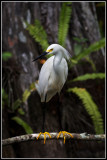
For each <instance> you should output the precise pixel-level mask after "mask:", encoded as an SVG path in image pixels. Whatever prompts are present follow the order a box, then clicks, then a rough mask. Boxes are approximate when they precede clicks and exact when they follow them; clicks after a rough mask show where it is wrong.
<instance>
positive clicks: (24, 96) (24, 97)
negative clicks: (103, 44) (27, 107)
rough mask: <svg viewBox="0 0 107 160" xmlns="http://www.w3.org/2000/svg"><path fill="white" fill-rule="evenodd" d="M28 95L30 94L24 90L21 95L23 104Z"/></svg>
mask: <svg viewBox="0 0 107 160" xmlns="http://www.w3.org/2000/svg"><path fill="white" fill-rule="evenodd" d="M30 94H31V92H30V91H29V90H27V89H26V90H25V91H24V93H23V95H22V102H25V101H26V100H27V99H28V97H29V96H30Z"/></svg>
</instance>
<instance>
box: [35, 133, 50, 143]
mask: <svg viewBox="0 0 107 160" xmlns="http://www.w3.org/2000/svg"><path fill="white" fill-rule="evenodd" d="M41 134H44V144H45V142H46V134H47V135H48V136H49V138H51V135H50V134H49V133H48V132H44V133H43V132H40V133H39V135H38V137H37V140H38V139H39V137H40V135H41Z"/></svg>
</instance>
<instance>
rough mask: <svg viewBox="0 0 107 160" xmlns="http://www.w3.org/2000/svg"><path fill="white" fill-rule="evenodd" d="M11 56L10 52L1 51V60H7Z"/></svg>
mask: <svg viewBox="0 0 107 160" xmlns="http://www.w3.org/2000/svg"><path fill="white" fill-rule="evenodd" d="M11 57H12V53H11V52H3V54H2V60H4V61H7V60H8V59H9V58H11Z"/></svg>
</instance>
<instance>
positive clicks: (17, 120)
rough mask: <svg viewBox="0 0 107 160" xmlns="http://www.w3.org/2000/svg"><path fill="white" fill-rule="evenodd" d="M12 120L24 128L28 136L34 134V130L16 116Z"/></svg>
mask: <svg viewBox="0 0 107 160" xmlns="http://www.w3.org/2000/svg"><path fill="white" fill-rule="evenodd" d="M12 120H14V121H15V122H16V123H17V124H19V125H20V126H22V127H23V128H24V130H25V132H26V133H27V134H31V133H33V130H32V128H31V127H30V126H29V125H28V124H27V123H26V122H24V121H23V120H22V119H21V118H19V117H17V116H15V117H12Z"/></svg>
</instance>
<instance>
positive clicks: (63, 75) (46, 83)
mask: <svg viewBox="0 0 107 160" xmlns="http://www.w3.org/2000/svg"><path fill="white" fill-rule="evenodd" d="M49 54H53V56H52V57H50V58H48V59H47V61H46V62H45V63H44V64H43V66H42V68H41V71H40V74H39V80H38V83H37V84H36V89H37V91H38V93H39V95H40V97H41V102H45V105H44V110H45V106H46V102H49V101H50V99H51V98H52V97H53V96H54V95H55V94H56V93H58V94H60V91H61V89H62V87H63V86H64V84H65V82H66V79H67V76H68V65H67V61H69V60H70V58H71V55H70V54H69V52H68V51H67V50H66V49H65V48H63V47H62V46H60V45H59V44H52V45H50V46H49V47H48V48H47V50H46V51H45V52H44V53H43V54H42V55H40V56H39V57H37V58H36V59H34V60H33V61H36V60H38V59H39V58H42V57H43V56H45V55H49ZM44 123H45V111H44V113H43V132H44ZM40 134H42V132H40ZM45 134H48V133H47V132H45V133H44V137H45V139H46V135H45ZM60 134H61V132H60ZM64 134H65V131H64ZM48 135H49V134H48ZM39 136H40V135H39ZM58 137H59V135H58ZM38 138H39V137H38ZM44 143H45V140H44Z"/></svg>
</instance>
